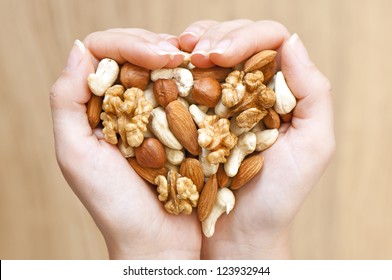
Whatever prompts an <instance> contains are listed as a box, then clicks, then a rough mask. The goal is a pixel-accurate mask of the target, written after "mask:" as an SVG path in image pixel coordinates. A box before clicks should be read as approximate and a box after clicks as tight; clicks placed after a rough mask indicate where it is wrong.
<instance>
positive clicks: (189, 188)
mask: <svg viewBox="0 0 392 280" xmlns="http://www.w3.org/2000/svg"><path fill="white" fill-rule="evenodd" d="M155 184H157V185H158V187H157V191H158V193H159V196H158V199H159V200H160V201H162V202H165V209H166V211H167V212H169V213H171V214H174V215H178V214H180V213H184V214H185V215H189V214H191V213H192V207H196V206H197V202H198V200H199V193H198V191H197V188H196V186H195V185H194V184H193V182H192V180H191V179H189V178H187V177H181V175H180V174H178V173H177V172H176V171H172V170H170V171H169V172H168V174H167V179H166V178H165V176H162V175H159V176H157V177H156V178H155Z"/></svg>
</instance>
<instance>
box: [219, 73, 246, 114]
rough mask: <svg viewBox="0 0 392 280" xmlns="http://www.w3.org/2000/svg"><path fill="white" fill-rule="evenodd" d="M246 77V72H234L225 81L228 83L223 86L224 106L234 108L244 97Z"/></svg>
mask: <svg viewBox="0 0 392 280" xmlns="http://www.w3.org/2000/svg"><path fill="white" fill-rule="evenodd" d="M244 75H245V73H244V71H239V70H234V71H233V72H231V73H230V74H229V75H228V76H227V78H226V79H225V82H226V83H224V84H222V86H221V87H222V104H223V105H225V106H226V107H233V106H234V105H236V104H238V102H240V101H241V100H242V98H243V97H244V94H245V86H244V84H243V78H244Z"/></svg>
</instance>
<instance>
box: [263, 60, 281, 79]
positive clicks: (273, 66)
mask: <svg viewBox="0 0 392 280" xmlns="http://www.w3.org/2000/svg"><path fill="white" fill-rule="evenodd" d="M260 71H261V72H263V75H264V81H263V83H264V84H267V83H268V82H269V81H270V80H271V79H272V77H273V76H274V75H275V74H276V72H277V71H278V64H277V63H276V60H275V59H274V60H272V61H271V62H270V63H268V64H267V65H264V66H263V67H261V68H260Z"/></svg>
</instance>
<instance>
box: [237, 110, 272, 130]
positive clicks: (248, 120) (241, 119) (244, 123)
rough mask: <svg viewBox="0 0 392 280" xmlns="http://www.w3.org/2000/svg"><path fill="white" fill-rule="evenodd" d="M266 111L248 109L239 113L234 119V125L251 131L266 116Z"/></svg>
mask: <svg viewBox="0 0 392 280" xmlns="http://www.w3.org/2000/svg"><path fill="white" fill-rule="evenodd" d="M267 113H268V111H267V110H266V109H264V108H261V109H260V110H259V109H257V108H249V109H246V110H245V111H243V112H242V113H240V114H239V115H238V116H237V117H236V118H235V121H236V124H237V125H238V127H241V128H248V129H252V128H253V127H254V126H255V125H256V124H257V123H258V122H259V121H260V120H261V119H262V118H264V117H265V116H266V115H267Z"/></svg>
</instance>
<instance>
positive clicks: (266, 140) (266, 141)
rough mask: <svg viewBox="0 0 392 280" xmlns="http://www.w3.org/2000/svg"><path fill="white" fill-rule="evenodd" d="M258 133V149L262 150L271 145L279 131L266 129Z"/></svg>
mask: <svg viewBox="0 0 392 280" xmlns="http://www.w3.org/2000/svg"><path fill="white" fill-rule="evenodd" d="M255 135H256V151H258V152H262V151H264V150H266V149H268V148H269V147H271V146H272V145H273V144H274V143H275V142H276V140H277V139H278V136H279V131H278V130H277V129H276V128H274V129H265V130H262V131H259V132H256V133H255Z"/></svg>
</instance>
